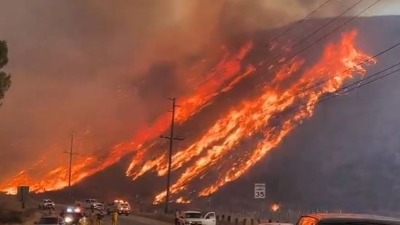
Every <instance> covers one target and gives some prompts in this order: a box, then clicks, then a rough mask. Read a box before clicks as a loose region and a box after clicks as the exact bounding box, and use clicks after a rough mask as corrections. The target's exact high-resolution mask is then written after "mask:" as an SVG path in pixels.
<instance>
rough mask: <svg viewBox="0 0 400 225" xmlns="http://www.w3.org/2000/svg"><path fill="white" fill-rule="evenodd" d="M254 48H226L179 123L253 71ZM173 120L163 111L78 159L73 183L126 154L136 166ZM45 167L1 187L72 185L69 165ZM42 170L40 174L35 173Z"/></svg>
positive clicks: (189, 98)
mask: <svg viewBox="0 0 400 225" xmlns="http://www.w3.org/2000/svg"><path fill="white" fill-rule="evenodd" d="M251 48H252V42H248V43H246V44H244V45H243V46H242V48H240V50H239V51H238V52H235V53H230V52H228V51H227V50H226V49H225V48H224V51H225V53H224V54H223V57H222V59H221V60H220V62H219V63H217V64H216V66H215V67H214V68H212V69H211V70H210V71H209V72H208V74H205V75H204V76H203V77H205V81H204V82H203V83H202V84H200V86H199V87H198V88H197V89H196V90H194V91H193V93H191V94H188V95H187V96H185V97H183V98H180V101H179V104H180V105H182V106H185V107H182V108H181V110H180V111H179V112H177V115H176V119H177V121H178V122H179V123H183V122H185V121H186V120H187V119H188V118H190V117H191V116H192V115H194V114H196V113H197V112H199V111H200V110H201V109H202V108H204V107H205V106H206V105H208V104H210V103H211V102H212V100H213V98H214V97H215V96H217V95H218V94H219V93H221V92H226V91H228V90H230V89H231V88H232V87H233V86H234V85H235V84H237V83H238V82H239V81H240V80H242V79H243V78H245V77H247V76H248V75H250V74H251V73H252V72H253V70H254V68H253V67H252V66H251V65H248V66H244V65H242V60H243V58H244V57H246V55H247V54H248V52H249V51H250V50H251ZM169 123H170V115H169V114H163V115H161V116H160V117H159V118H158V119H156V121H155V122H154V123H153V124H152V125H151V126H147V125H143V126H142V127H139V128H138V129H137V132H136V133H135V134H134V135H133V138H132V139H131V140H130V141H127V142H122V143H119V144H116V145H115V146H113V147H112V150H111V151H110V153H109V154H108V155H106V156H105V157H99V156H96V155H92V156H90V157H88V158H85V159H79V158H77V159H76V162H75V163H74V167H73V169H72V184H75V183H77V182H79V181H81V180H82V179H84V178H85V177H88V176H91V175H93V174H95V173H96V172H98V171H100V170H103V169H105V168H107V167H108V166H110V165H113V164H114V163H116V162H118V161H119V160H120V159H121V157H123V156H125V155H126V154H128V153H131V152H136V155H135V157H134V158H133V160H132V163H131V166H130V168H133V165H136V162H138V161H140V160H141V159H142V158H143V156H144V155H145V153H146V149H147V148H149V147H151V145H150V146H147V148H144V147H143V144H144V143H146V142H147V141H149V140H152V139H153V138H155V137H158V136H159V135H160V134H161V133H163V132H164V131H166V130H167V129H168V128H169ZM47 162H49V161H47ZM43 170H44V169H43V168H41V167H32V168H30V169H29V170H23V171H21V172H20V173H19V174H18V175H16V176H15V177H14V178H12V179H10V180H8V181H6V182H5V183H3V184H1V185H0V190H1V191H4V192H6V193H9V194H13V193H15V192H16V187H17V186H18V185H29V186H30V190H31V191H34V192H43V191H46V190H47V191H48V190H58V189H62V188H64V187H66V186H67V185H68V183H67V177H68V168H67V166H65V165H60V166H57V167H56V168H51V169H48V168H47V171H51V172H49V173H47V174H43ZM129 171H130V169H128V172H127V173H128V174H129V173H130V172H129ZM39 173H40V176H32V175H37V174H39ZM38 177H39V178H38Z"/></svg>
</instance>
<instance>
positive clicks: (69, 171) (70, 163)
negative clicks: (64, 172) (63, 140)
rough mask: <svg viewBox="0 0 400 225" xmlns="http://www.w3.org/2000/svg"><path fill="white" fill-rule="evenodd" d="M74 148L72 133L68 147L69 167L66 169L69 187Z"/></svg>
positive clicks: (69, 185) (69, 186)
mask: <svg viewBox="0 0 400 225" xmlns="http://www.w3.org/2000/svg"><path fill="white" fill-rule="evenodd" d="M73 148H74V133H73V132H72V134H71V146H70V149H69V169H68V188H71V173H72V154H73Z"/></svg>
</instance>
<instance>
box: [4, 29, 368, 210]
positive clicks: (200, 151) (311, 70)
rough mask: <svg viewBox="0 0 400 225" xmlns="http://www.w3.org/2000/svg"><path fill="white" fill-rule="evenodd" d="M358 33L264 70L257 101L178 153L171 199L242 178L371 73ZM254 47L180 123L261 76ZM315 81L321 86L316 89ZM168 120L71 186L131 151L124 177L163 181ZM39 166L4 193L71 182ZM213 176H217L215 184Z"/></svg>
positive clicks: (204, 88) (77, 171)
mask: <svg viewBox="0 0 400 225" xmlns="http://www.w3.org/2000/svg"><path fill="white" fill-rule="evenodd" d="M356 35H357V32H356V31H350V32H346V33H344V34H343V35H342V38H341V40H339V41H338V42H337V43H330V44H327V45H326V46H325V48H324V50H323V53H322V55H321V57H320V58H319V59H318V60H317V61H316V62H315V63H312V65H311V66H305V63H306V60H305V59H300V58H298V57H296V58H293V59H284V58H283V59H282V61H284V60H287V61H285V63H282V64H281V66H279V68H278V67H277V66H275V68H274V71H265V73H273V75H274V76H273V79H272V80H270V81H268V82H267V83H264V84H263V86H262V88H261V91H260V92H259V95H258V96H257V97H253V98H250V99H246V100H244V101H241V102H238V103H237V104H236V105H234V106H233V107H231V108H230V109H229V110H227V113H226V114H224V115H221V116H220V117H219V118H218V119H217V120H216V121H215V122H213V123H212V125H211V126H210V127H208V128H207V129H206V130H205V132H204V133H202V134H200V135H199V137H198V138H197V139H196V140H195V141H194V142H193V143H190V144H188V147H185V148H183V149H177V151H176V153H175V154H174V155H173V157H172V170H173V171H175V172H176V171H177V170H178V169H183V170H182V172H180V174H178V179H177V180H176V181H175V182H174V183H173V184H172V186H171V192H172V194H173V198H174V199H179V202H188V201H189V199H186V198H185V197H184V196H186V195H185V192H186V191H187V190H188V186H189V185H190V184H191V183H192V182H194V181H195V180H198V179H203V178H205V177H208V179H209V180H210V181H211V182H210V183H209V182H205V183H203V184H202V185H203V186H201V187H198V188H199V192H198V195H199V196H208V195H210V194H212V193H214V192H215V191H217V190H218V189H219V188H220V187H221V186H223V185H225V184H226V183H228V182H231V181H234V180H236V179H238V178H239V177H240V176H242V175H243V174H244V173H246V172H247V171H248V170H249V169H250V168H251V167H252V166H254V165H255V164H256V163H257V162H258V161H259V160H260V159H262V158H263V157H265V155H266V154H267V153H268V152H269V151H270V150H272V149H273V148H275V147H276V146H277V145H279V143H280V142H281V141H282V140H283V138H285V137H286V136H287V135H288V134H289V133H290V132H291V131H292V130H293V129H294V128H296V126H297V125H299V124H300V123H301V122H302V121H303V120H305V119H308V118H310V117H311V116H312V115H313V111H314V109H315V105H316V103H317V102H318V99H319V98H320V97H321V96H323V95H324V94H329V93H332V92H335V91H336V90H338V89H339V88H340V87H341V86H342V85H343V83H344V82H346V81H347V80H349V79H351V78H352V77H353V75H360V76H363V75H364V74H365V72H366V70H365V68H364V67H363V65H362V62H364V61H368V62H370V63H374V60H372V59H370V57H369V56H368V55H366V54H365V53H363V52H362V51H360V50H357V49H356V47H355V44H354V42H355V37H356ZM252 48H253V44H252V42H248V43H246V44H244V45H243V46H242V48H241V49H240V50H239V51H238V52H235V53H228V52H226V54H225V55H224V56H223V58H222V59H221V60H220V62H219V63H218V64H217V65H216V66H215V67H214V68H213V69H212V70H211V71H210V72H209V74H206V75H205V82H203V83H202V84H200V85H199V87H198V88H197V89H196V90H194V91H193V93H192V94H190V95H188V96H184V97H180V98H179V99H180V101H179V103H178V104H179V105H180V106H181V107H180V108H179V110H178V114H177V118H176V119H177V122H178V123H179V124H183V123H184V122H185V121H187V120H188V119H189V118H191V117H192V116H193V115H195V114H197V113H198V112H199V111H201V110H202V109H203V108H204V107H206V106H207V105H209V104H212V102H213V99H214V98H215V97H216V96H218V94H219V93H222V92H227V91H229V90H231V88H232V87H233V86H235V85H236V84H237V83H239V82H240V81H241V80H242V79H243V78H245V77H247V76H249V75H250V74H252V73H253V72H254V71H255V70H256V66H254V65H258V64H257V63H259V62H252V63H253V65H250V64H246V63H243V59H244V58H245V57H246V56H247V55H248V53H249V52H250V50H251V49H252ZM270 68H272V67H270ZM321 81H326V82H321ZM316 83H320V85H315V87H314V86H313V85H314V84H316ZM311 86H313V87H312V88H307V87H311ZM299 90H302V91H299ZM169 119H170V115H169V114H164V115H161V116H160V117H159V118H158V119H157V120H156V121H155V122H154V123H153V125H152V126H150V127H142V128H140V129H138V132H137V133H136V134H135V135H134V136H133V138H132V140H130V141H128V142H124V143H120V144H117V145H115V146H114V147H113V149H112V150H111V151H110V154H109V155H108V156H106V159H105V160H101V163H100V162H99V161H100V159H99V158H96V156H94V155H93V156H91V157H88V158H86V159H84V160H80V161H79V162H77V164H76V165H75V166H74V168H73V174H72V178H73V183H77V182H79V181H81V180H82V179H84V178H85V177H88V176H91V175H93V174H94V173H96V172H98V171H101V170H103V169H105V168H106V167H108V166H110V165H112V164H115V163H116V162H118V161H119V160H120V159H121V157H123V156H124V155H126V154H128V153H134V157H133V159H132V163H131V164H130V166H129V168H127V171H126V175H127V176H130V177H132V179H133V180H136V179H139V178H140V177H141V176H142V175H143V174H145V173H146V172H150V171H156V172H157V174H158V175H159V176H165V175H166V172H167V167H166V165H167V164H166V160H167V157H166V155H165V154H158V155H154V154H152V153H153V152H152V148H151V147H152V145H151V144H149V142H151V141H152V140H154V139H155V138H158V136H159V135H160V134H161V133H163V132H165V131H167V130H168V128H169V123H170V121H169ZM244 145H245V146H246V147H243V146H244ZM41 165H42V163H40V164H38V165H36V166H34V167H33V168H32V169H31V170H26V171H22V172H21V173H19V174H18V175H17V176H15V177H14V178H13V179H11V180H9V181H7V182H6V183H4V184H1V185H0V190H2V191H5V192H7V193H15V187H16V186H17V185H21V184H24V185H29V186H31V190H33V191H35V192H43V191H45V190H57V189H61V188H63V187H65V186H66V185H67V182H66V181H65V180H66V179H65V178H66V177H67V173H68V170H67V168H66V167H65V166H60V167H58V168H55V169H52V170H51V171H50V172H48V173H44V172H43V169H42V167H41ZM41 169H42V170H41ZM32 171H41V173H40V174H42V176H41V178H40V179H34V178H32V177H30V176H29V174H31V173H32ZM210 172H212V178H209V177H210V176H211V175H210ZM164 198H165V192H161V193H159V194H157V195H156V196H155V198H154V203H160V202H161V201H162V200H163V199H164Z"/></svg>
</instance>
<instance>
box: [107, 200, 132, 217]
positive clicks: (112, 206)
mask: <svg viewBox="0 0 400 225" xmlns="http://www.w3.org/2000/svg"><path fill="white" fill-rule="evenodd" d="M113 212H117V213H118V214H119V215H126V216H129V214H131V206H130V204H129V202H127V201H124V200H114V201H113V202H112V203H109V204H108V205H107V214H108V215H110V214H111V213H113Z"/></svg>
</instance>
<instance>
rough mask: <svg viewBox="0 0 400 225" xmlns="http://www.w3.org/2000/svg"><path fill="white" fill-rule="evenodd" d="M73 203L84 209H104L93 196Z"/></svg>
mask: <svg viewBox="0 0 400 225" xmlns="http://www.w3.org/2000/svg"><path fill="white" fill-rule="evenodd" d="M75 205H76V206H80V207H83V208H85V209H91V208H92V207H93V209H95V210H100V211H103V210H104V204H103V203H101V202H100V201H99V200H97V199H94V198H89V199H85V200H83V201H77V202H75Z"/></svg>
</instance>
